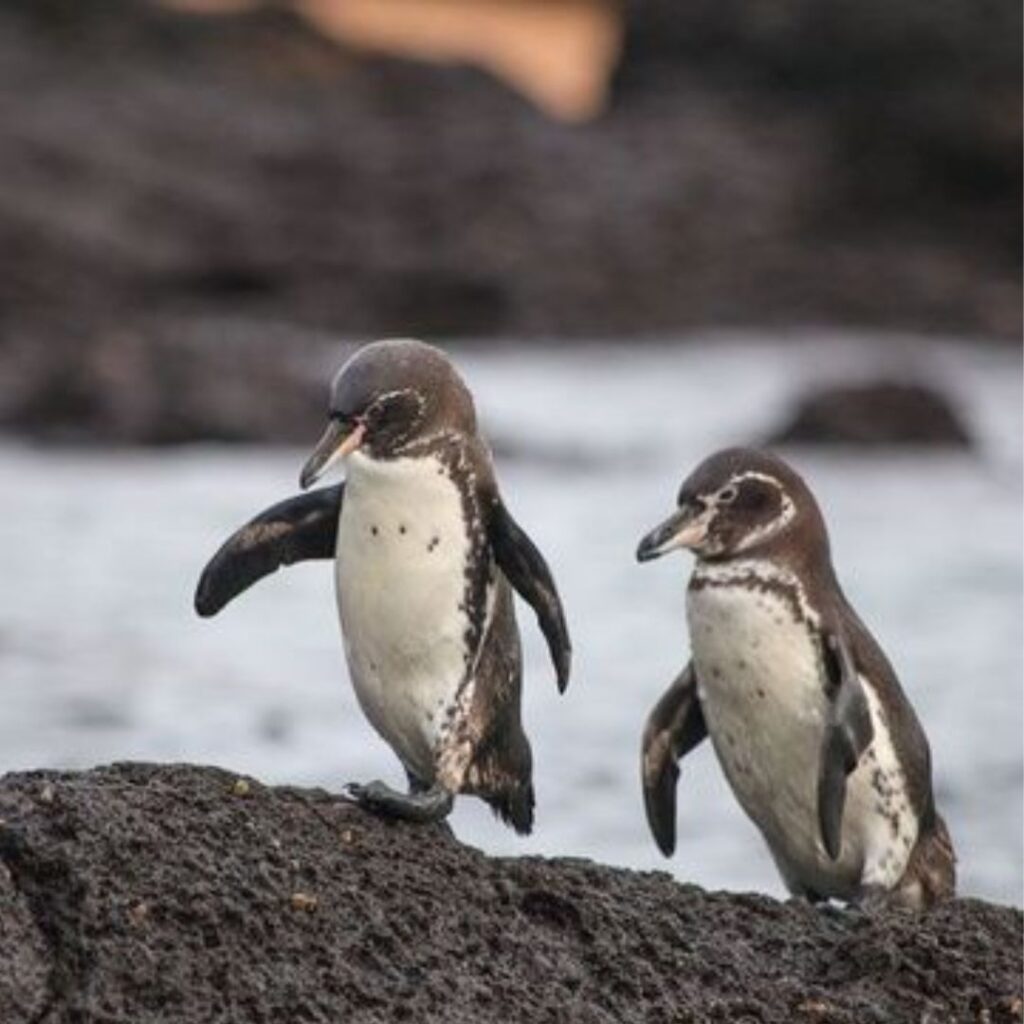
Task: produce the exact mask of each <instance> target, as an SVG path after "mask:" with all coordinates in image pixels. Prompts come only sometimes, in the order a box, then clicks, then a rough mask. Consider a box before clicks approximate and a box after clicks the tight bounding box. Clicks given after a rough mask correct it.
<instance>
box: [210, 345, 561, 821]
mask: <svg viewBox="0 0 1024 1024" xmlns="http://www.w3.org/2000/svg"><path fill="white" fill-rule="evenodd" d="M339 461H340V462H343V463H344V466H345V480H344V482H343V483H341V484H338V485H336V486H333V487H326V488H321V489H317V490H313V491H309V492H308V493H306V494H303V495H299V496H296V497H293V498H289V499H287V500H286V501H283V502H281V503H280V504H277V505H274V506H273V507H272V508H270V509H267V510H266V511H265V512H263V513H261V514H260V515H258V516H257V517H256V518H255V519H253V520H252V521H251V522H249V523H248V524H247V525H245V526H243V527H242V528H241V529H239V530H238V531H237V532H236V533H235V534H234V535H233V536H231V537H230V538H229V539H228V540H227V541H226V542H225V543H224V545H223V546H222V547H221V548H220V550H219V551H218V552H217V553H216V554H215V555H214V556H213V558H212V559H211V560H210V562H209V564H208V565H207V566H206V568H205V570H204V571H203V574H202V577H201V578H200V580H199V584H198V587H197V590H196V596H195V606H196V610H197V611H198V613H199V614H200V615H202V616H210V615H214V614H216V613H217V612H218V611H219V610H220V609H221V608H223V607H224V605H225V604H227V603H228V602H229V601H230V600H231V599H232V598H234V597H235V596H236V595H237V594H239V593H240V592H241V591H243V590H245V589H246V588H247V587H249V586H251V585H252V584H253V583H254V582H256V581H257V580H258V579H260V578H261V577H263V576H265V575H267V574H268V573H271V572H273V571H274V570H276V569H277V568H278V567H279V566H281V565H290V564H291V563H293V562H298V561H302V560H305V559H314V558H320V559H333V560H334V567H335V581H336V594H337V603H338V612H339V617H340V621H341V630H342V635H343V639H344V648H345V655H346V659H347V662H348V668H349V675H350V677H351V680H352V684H353V686H354V688H355V692H356V696H357V698H358V700H359V704H360V706H361V707H362V710H363V711H364V713H365V714H366V717H367V718H368V719H369V720H370V723H371V724H372V725H373V727H374V728H375V729H376V730H377V732H378V733H379V734H380V735H381V736H382V737H383V738H384V740H385V741H386V742H387V743H388V744H389V745H390V746H391V749H392V750H393V751H394V752H395V753H396V754H397V756H398V758H399V760H400V761H401V762H402V765H403V766H404V768H405V771H406V773H407V776H408V780H409V784H410V791H409V793H407V794H406V793H400V792H398V791H396V790H393V789H391V788H390V787H388V786H386V785H385V784H384V783H382V782H371V783H369V784H365V785H361V784H351V785H349V786H348V787H347V790H346V792H347V796H348V797H349V798H350V799H352V800H354V801H356V802H357V803H359V804H360V805H362V806H364V807H365V808H367V809H369V810H372V811H375V812H378V813H381V814H385V815H391V816H396V817H403V818H406V819H411V820H421V821H427V820H439V819H441V818H443V817H445V816H446V815H447V814H448V812H449V811H450V810H451V807H452V804H453V798H454V796H455V794H458V793H470V794H474V795H476V796H479V797H481V798H482V799H484V800H485V801H486V802H487V803H488V804H489V805H490V806H491V807H492V808H493V810H494V811H495V813H496V814H497V815H498V816H499V817H500V818H501V819H502V820H504V821H505V822H506V823H508V824H510V825H511V826H512V827H513V828H514V829H515V830H516V831H517V832H520V833H528V832H529V831H530V830H531V828H532V824H533V808H534V792H533V785H532V760H531V753H530V745H529V742H528V741H527V738H526V734H525V733H524V731H523V726H522V722H521V714H520V692H521V677H522V659H521V655H520V644H519V632H518V628H517V625H516V620H515V613H514V608H513V599H512V589H513V588H515V590H516V591H517V592H518V593H519V595H520V596H521V597H522V598H524V599H525V600H526V601H527V602H529V604H531V605H532V606H533V609H534V611H535V612H536V615H537V619H538V622H539V625H540V628H541V631H542V632H543V634H544V636H545V638H546V640H547V643H548V647H549V649H550V653H551V657H552V660H553V662H554V667H555V675H556V679H557V684H558V688H559V691H564V689H565V687H566V684H567V682H568V679H569V665H570V654H571V651H570V642H569V635H568V631H567V628H566V623H565V616H564V614H563V611H562V605H561V602H560V600H559V597H558V592H557V590H556V588H555V583H554V580H553V579H552V576H551V573H550V571H549V570H548V567H547V564H546V563H545V561H544V558H543V556H542V555H541V553H540V552H539V551H538V550H537V548H536V547H535V546H534V544H533V542H532V541H531V540H530V538H529V537H528V536H527V534H526V533H525V532H524V531H523V530H522V528H521V527H520V526H519V525H518V524H517V523H516V521H515V520H514V519H513V518H512V515H511V513H510V512H509V511H508V509H507V508H506V507H505V505H504V503H503V502H502V499H501V495H500V493H499V490H498V485H497V481H496V479H495V474H494V468H493V465H492V460H491V453H490V450H489V449H488V447H487V444H486V442H485V441H484V439H483V438H482V437H481V435H480V433H479V432H478V430H477V423H476V414H475V410H474V405H473V399H472V396H471V395H470V392H469V390H468V389H467V387H466V385H465V384H464V383H463V381H462V379H461V378H460V376H459V374H458V372H457V371H456V369H455V367H454V366H453V364H452V362H451V361H450V360H449V358H448V357H447V356H446V355H445V354H444V353H443V352H441V351H440V350H439V349H437V348H434V347H432V346H430V345H427V344H424V343H423V342H419V341H414V340H406V339H394V340H385V341H379V342H375V343H372V344H369V345H366V346H365V347H363V348H361V349H359V350H358V351H357V352H356V353H355V354H354V355H353V356H352V357H351V358H350V359H349V360H348V362H346V363H345V364H344V366H342V368H341V369H340V370H339V371H338V373H337V375H336V376H335V378H334V381H333V384H332V386H331V390H330V402H329V415H328V425H327V429H326V431H325V433H324V435H323V437H322V438H321V440H320V442H319V443H318V444H317V446H316V448H315V450H314V451H313V453H312V455H311V456H310V458H309V460H308V462H307V463H306V465H305V467H304V468H303V470H302V473H301V477H300V483H301V486H302V488H303V489H304V490H305V489H307V488H308V487H310V485H312V484H313V483H314V482H315V481H316V480H317V479H318V478H319V477H320V476H321V475H323V474H324V473H325V472H326V471H327V470H328V469H329V468H330V467H331V466H332V465H334V464H335V463H337V462H339Z"/></svg>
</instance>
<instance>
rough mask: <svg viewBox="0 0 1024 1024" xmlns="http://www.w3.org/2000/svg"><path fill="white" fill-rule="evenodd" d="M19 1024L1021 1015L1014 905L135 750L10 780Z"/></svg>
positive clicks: (2, 894) (9, 945) (8, 930)
mask: <svg viewBox="0 0 1024 1024" xmlns="http://www.w3.org/2000/svg"><path fill="white" fill-rule="evenodd" d="M0 819H2V825H0V910H2V913H0V950H2V954H0V1020H3V1021H4V1022H5V1024H22V1022H24V1024H29V1022H33V1024H42V1022H47V1024H64V1022H66V1024H72V1022H93V1021H96V1022H99V1021H103V1022H105V1024H114V1022H125V1024H128V1022H131V1024H148V1022H158V1021H159V1022H168V1024H170V1022H174V1024H193V1022H195V1024H200V1022H202V1024H210V1022H215V1021H237V1022H246V1024H260V1022H267V1024H270V1022H274V1024H281V1022H291V1021H304V1022H321V1021H322V1022H325V1024H326V1022H331V1024H337V1022H338V1021H353V1022H366V1024H370V1022H374V1024H378V1022H379V1024H383V1022H390V1021H402V1020H409V1021H437V1022H442V1021H443V1022H449V1024H458V1022H465V1024H470V1022H473V1024H479V1022H489V1021H494V1022H499V1021H500V1022H508V1021H515V1022H517V1024H532V1022H538V1024H539V1022H555V1021H558V1022H563V1021H578V1022H581V1024H582V1022H588V1024H592V1022H607V1024H623V1022H663V1021H666V1022H672V1021H679V1022H683V1021H728V1022H734V1024H735V1022H740V1021H764V1022H779V1024H782V1022H793V1021H796V1022H801V1021H807V1022H816V1024H822V1022H834V1024H839V1022H846V1024H866V1022H877V1024H901V1022H907V1024H910V1022H913V1024H921V1022H922V1021H928V1022H936V1024H937V1022H946V1021H949V1022H953V1021H956V1022H975V1021H976V1022H979V1024H980V1022H988V1024H998V1022H1003V1021H1019V1020H1020V1019H1021V1007H1022V1002H1021V939H1022V934H1021V933H1022V922H1021V914H1020V912H1019V911H1017V910H1014V909H1010V908H1007V907H999V906H993V905H990V904H986V903H983V902H980V901H978V900H972V899H962V900H957V901H955V902H953V903H950V904H948V905H946V906H943V907H940V908H938V909H936V910H934V911H932V912H930V913H928V914H925V915H923V916H920V917H918V916H914V915H910V914H907V913H898V912H891V913H890V912H886V913H881V914H878V915H873V916H868V915H865V914H862V913H859V912H841V911H836V910H825V911H822V910H816V909H813V908H811V907H809V906H806V905H800V904H795V903H792V904H790V903H779V902H776V901H775V900H772V899H769V898H767V897H764V896H757V895H751V894H729V893H708V892H704V891H703V890H701V889H698V888H696V887H694V886H689V885H681V884H679V883H677V882H675V881H673V880H672V879H671V878H670V877H669V876H667V875H665V874H661V873H656V874H638V873H635V872H631V871H626V870H621V869H613V868H608V867H602V866H600V865H597V864H594V863H591V862H589V861H586V860H576V859H571V860H570V859H558V860H544V859H539V858H522V859H494V858H490V857H487V856H485V855H484V854H482V853H480V852H479V851H477V850H474V849H472V848H470V847H467V846H464V845H462V844H461V843H459V842H458V841H457V840H456V839H455V838H454V837H453V836H452V835H451V833H450V831H449V830H448V829H447V827H445V826H437V827H434V826H430V827H424V826H410V825H402V824H393V823H385V822H382V821H380V820H378V819H376V818H374V817H371V816H368V815H367V814H365V813H363V812H362V811H359V810H357V809H355V808H353V807H351V806H350V805H348V804H345V803H343V802H341V801H340V800H339V799H337V798H336V797H332V796H331V795H329V794H327V793H325V792H323V791H320V790H298V789H292V788H269V787H266V786H263V785H261V784H260V783H258V782H256V781H254V780H252V779H239V778H237V777H235V776H233V775H231V774H229V773H227V772H225V771H222V770H219V769H213V768H199V767H191V766H156V765H140V764H121V765H114V766H111V767H107V768H98V769H95V770H93V771H89V772H84V773H59V772H29V773H19V774H12V775H8V776H6V777H5V778H4V779H3V780H2V781H0Z"/></svg>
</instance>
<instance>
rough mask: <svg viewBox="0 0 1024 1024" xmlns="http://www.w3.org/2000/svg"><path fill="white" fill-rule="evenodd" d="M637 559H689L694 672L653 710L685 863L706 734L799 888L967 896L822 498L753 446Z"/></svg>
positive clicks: (650, 781)
mask: <svg viewBox="0 0 1024 1024" xmlns="http://www.w3.org/2000/svg"><path fill="white" fill-rule="evenodd" d="M677 506H678V507H677V509H676V511H675V512H674V513H673V514H672V515H671V516H670V517H669V518H668V519H666V520H665V521H664V522H663V523H662V524H661V525H660V526H657V527H656V528H655V529H653V530H652V531H651V532H650V533H648V534H647V535H646V536H645V537H644V538H643V539H642V540H641V541H640V545H639V547H638V549H637V558H638V559H639V560H640V561H641V562H646V561H649V560H651V559H654V558H658V557H660V556H662V555H664V554H665V553H666V552H668V551H671V550H673V549H675V548H688V549H689V550H690V551H691V552H693V554H694V555H696V564H695V566H694V569H693V573H692V575H691V577H690V582H689V586H688V588H687V593H686V617H687V623H688V627H689V634H690V645H691V660H690V662H689V664H687V665H686V667H685V668H684V669H683V670H682V672H681V673H680V674H679V676H678V677H677V678H676V679H675V681H674V682H673V683H672V685H671V686H670V687H669V688H668V690H667V691H666V692H665V694H664V695H663V696H662V698H661V699H660V700H659V701H658V703H657V704H656V705H655V707H654V709H653V710H652V711H651V713H650V716H649V718H648V720H647V723H646V728H645V730H644V733H643V741H642V756H641V775H642V786H643V795H644V805H645V809H646V812H647V820H648V824H649V825H650V828H651V831H652V833H653V835H654V839H655V841H656V843H657V845H658V847H659V848H660V849H661V851H662V853H664V854H665V856H670V855H671V854H672V852H673V851H674V849H675V832H676V823H675V819H676V782H677V779H678V775H679V768H678V762H679V761H681V760H682V758H684V757H685V756H686V755H687V754H688V753H689V752H690V751H691V750H693V749H694V747H696V746H697V745H698V744H699V743H701V742H702V741H703V740H704V739H705V738H706V737H710V738H711V743H712V746H713V747H714V750H715V754H716V755H717V757H718V760H719V763H720V764H721V766H722V769H723V771H724V773H725V776H726V779H727V780H728V782H729V785H730V787H731V788H732V791H733V793H734V794H735V796H736V798H737V800H738V801H739V803H740V805H741V806H742V807H743V810H744V811H745V812H746V814H747V815H748V817H750V818H751V820H752V821H753V822H754V824H755V825H756V826H757V827H758V829H759V830H760V832H761V833H762V835H763V837H764V839H765V841H766V842H767V845H768V849H769V850H770V852H771V854H772V857H773V859H774V861H775V864H776V866H777V867H778V870H779V873H780V875H781V876H782V880H783V883H784V884H785V886H786V888H787V889H788V891H789V892H790V893H791V894H792V895H793V896H796V897H803V898H805V899H807V900H809V901H811V902H821V901H824V900H828V899H837V900H841V901H843V902H847V903H857V904H862V905H864V906H867V907H872V906H879V905H886V904H894V905H901V906H905V907H909V908H914V909H922V908H925V907H928V906H931V905H932V904H934V903H935V902H936V901H939V900H943V899H948V898H951V897H952V896H953V895H954V892H955V888H956V873H955V864H956V857H955V855H954V852H953V846H952V843H951V841H950V837H949V832H948V830H947V828H946V824H945V822H944V821H943V820H942V818H941V816H940V815H939V813H938V812H937V810H936V808H935V799H934V795H933V793H932V782H931V757H930V753H929V748H928V741H927V739H926V737H925V734H924V731H923V729H922V727H921V724H920V722H919V721H918V719H917V716H916V715H915V714H914V710H913V708H912V707H911V706H910V703H909V701H908V700H907V698H906V696H905V694H904V693H903V690H902V689H901V687H900V684H899V680H898V679H897V677H896V674H895V672H894V671H893V669H892V666H891V665H890V664H889V662H888V660H887V659H886V656H885V654H884V653H883V652H882V650H881V648H880V647H879V645H878V643H877V642H876V641H875V639H874V637H873V636H872V635H871V633H870V632H869V631H868V629H867V627H866V626H865V625H864V624H863V623H862V622H861V620H860V619H859V618H858V616H857V613H856V612H855V611H854V610H853V608H852V607H851V606H850V603H849V602H848V601H847V599H846V597H845V596H844V594H843V591H842V589H841V588H840V585H839V582H838V580H837V578H836V575H835V572H834V570H833V567H832V560H831V555H830V551H829V538H828V532H827V530H826V527H825V521H824V519H823V517H822V514H821V511H820V510H819V508H818V504H817V502H816V501H815V499H814V496H813V494H812V493H811V491H810V489H809V488H808V486H807V484H806V483H805V482H804V481H803V480H802V479H801V477H800V476H799V475H798V474H797V473H796V472H795V471H794V470H793V469H792V468H791V467H790V466H789V465H787V464H786V463H785V462H784V461H783V460H782V459H780V458H778V457H776V456H774V455H771V454H768V453H766V452H762V451H757V450H752V449H748V448H730V449H727V450H725V451H720V452H718V453H716V454H714V455H711V456H710V457H709V458H707V459H706V460H705V461H704V462H702V463H701V464H700V465H699V466H698V467H697V468H696V469H695V470H694V472H693V473H692V474H691V475H690V476H689V477H688V478H687V479H686V480H685V481H684V483H683V485H682V488H681V489H680V491H679V497H678V502H677Z"/></svg>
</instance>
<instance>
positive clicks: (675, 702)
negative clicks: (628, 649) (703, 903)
mask: <svg viewBox="0 0 1024 1024" xmlns="http://www.w3.org/2000/svg"><path fill="white" fill-rule="evenodd" d="M707 734H708V729H707V725H706V724H705V722H704V712H703V711H702V710H701V706H700V701H699V700H698V699H697V675H696V673H695V672H694V671H693V663H692V662H690V663H689V664H687V666H686V668H684V669H683V671H682V672H680V673H679V675H678V676H677V677H676V679H675V680H674V682H673V683H672V685H671V686H670V687H669V688H668V689H667V690H666V691H665V693H664V694H663V695H662V697H661V699H660V700H659V701H658V703H657V704H655V705H654V710H653V711H651V713H650V715H649V716H648V718H647V725H646V726H645V727H644V738H643V745H642V752H641V761H640V767H641V777H642V781H643V789H644V809H645V810H646V811H647V824H648V825H650V827H651V833H652V834H653V835H654V841H655V842H656V843H657V844H658V849H659V850H661V852H662V853H663V854H664V855H665V856H666V857H670V856H671V855H672V852H673V851H674V850H675V848H676V782H677V780H678V778H679V764H678V762H679V761H680V760H682V759H683V758H684V757H685V756H686V755H687V754H688V753H689V752H690V751H691V750H693V748H694V747H696V746H697V744H698V743H700V742H701V740H703V739H704V738H705V737H706V736H707Z"/></svg>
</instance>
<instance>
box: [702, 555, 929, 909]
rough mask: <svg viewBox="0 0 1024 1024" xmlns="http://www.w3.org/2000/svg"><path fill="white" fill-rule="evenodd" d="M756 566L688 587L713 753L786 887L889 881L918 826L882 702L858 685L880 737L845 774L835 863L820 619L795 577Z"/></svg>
mask: <svg viewBox="0 0 1024 1024" xmlns="http://www.w3.org/2000/svg"><path fill="white" fill-rule="evenodd" d="M759 571H760V572H762V573H763V575H761V576H760V577H758V575H757V573H752V572H750V570H749V569H747V570H746V572H745V573H744V572H743V570H742V568H741V567H736V568H733V569H718V570H712V571H708V572H707V573H706V575H705V577H704V579H703V580H702V581H701V583H702V585H698V586H697V587H693V586H691V589H690V591H689V592H688V595H687V618H688V621H689V628H690V638H691V644H692V648H693V660H694V666H695V669H696V673H697V680H698V693H699V698H700V702H701V709H702V711H703V713H704V719H705V722H706V723H707V727H708V732H709V734H710V736H711V739H712V742H713V744H714V747H715V752H716V754H717V755H718V759H719V761H720V762H721V764H722V768H723V770H724V772H725V774H726V777H727V779H728V780H729V784H730V786H731V787H732V790H733V792H734V793H735V794H736V797H737V799H738V800H739V802H740V804H741V805H742V807H743V809H744V810H745V811H746V812H747V814H748V816H749V817H750V818H751V819H752V820H753V821H754V823H755V824H756V825H757V826H758V828H759V829H760V830H761V832H762V834H763V835H764V837H765V839H766V841H767V843H768V846H769V848H770V849H771V852H772V855H773V856H774V858H775V861H776V863H777V864H778V866H779V870H780V871H781V873H782V875H783V878H784V880H785V881H786V883H787V886H788V887H789V888H790V889H792V890H794V891H803V890H812V891H814V892H817V893H818V894H819V895H822V896H838V897H840V898H849V897H850V896H852V895H854V894H855V893H856V891H857V889H858V886H859V885H860V884H861V883H866V882H878V883H880V884H883V885H892V884H894V883H895V881H896V880H897V879H898V878H899V877H900V875H901V874H902V871H903V869H904V867H905V865H906V862H907V858H908V856H909V850H910V846H911V845H912V842H913V840H914V839H915V838H916V831H917V829H916V823H915V822H913V821H912V820H911V819H912V815H911V813H910V809H909V802H908V799H907V796H906V787H905V779H904V776H903V773H902V771H901V769H900V767H899V764H898V762H897V759H896V756H895V752H894V750H893V747H892V744H891V742H890V739H889V737H888V729H887V726H886V723H885V721H884V717H883V716H882V714H881V710H880V708H879V706H878V701H877V699H876V698H875V696H874V694H873V692H872V691H871V690H870V688H868V687H865V692H866V694H867V697H868V704H869V707H870V711H871V716H872V722H873V725H874V728H875V739H874V742H873V743H872V744H871V745H870V746H869V748H868V750H867V751H866V752H865V755H864V757H863V758H862V761H861V763H860V764H859V765H858V767H857V768H856V769H855V770H854V771H853V772H852V773H851V774H850V776H849V777H848V779H847V800H846V810H845V814H844V817H843V831H842V849H841V853H840V857H839V859H838V860H837V861H832V860H831V859H830V858H829V856H828V854H827V853H826V852H825V850H824V847H823V845H822V841H821V836H820V827H819V824H818V813H817V781H818V773H819V770H820V766H821V756H822V739H823V736H824V727H825V722H826V718H827V715H828V698H827V696H826V687H825V668H824V664H823V659H822V654H821V648H820V643H819V641H818V638H817V629H816V623H815V620H814V617H813V613H811V612H810V610H809V609H808V608H807V607H806V604H805V603H804V600H803V596H802V592H801V590H800V588H799V586H798V584H797V583H796V581H795V580H793V579H792V578H790V577H788V576H783V575H772V574H769V573H767V572H765V571H764V570H759ZM741 577H742V578H741ZM698 578H699V577H698Z"/></svg>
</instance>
